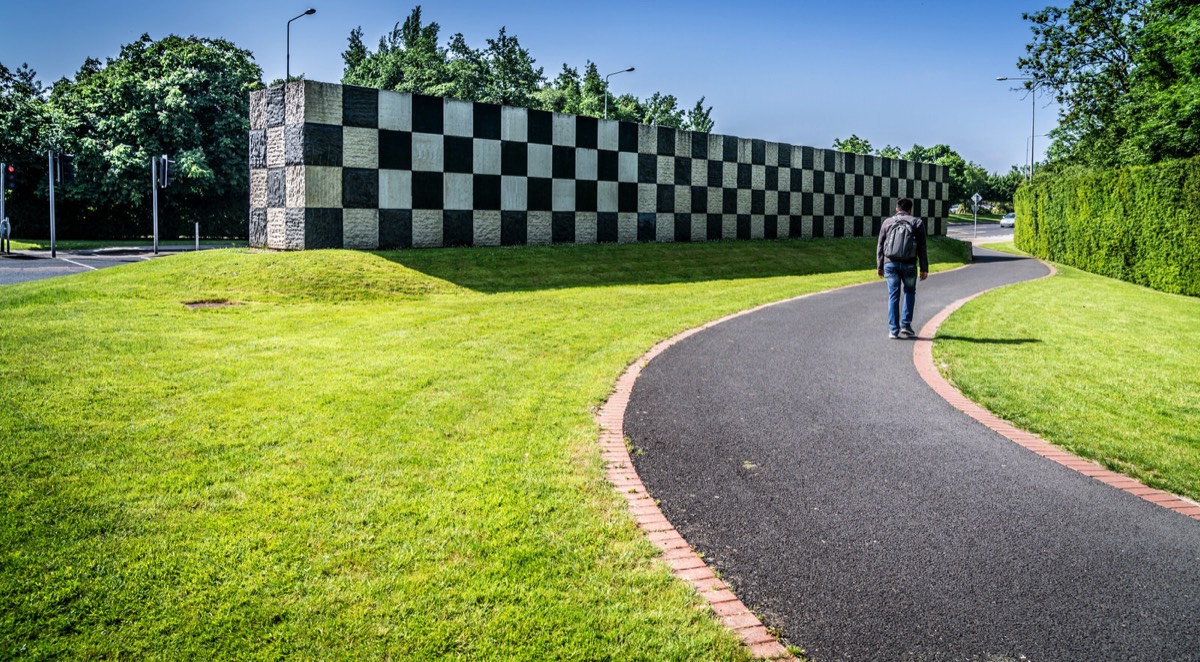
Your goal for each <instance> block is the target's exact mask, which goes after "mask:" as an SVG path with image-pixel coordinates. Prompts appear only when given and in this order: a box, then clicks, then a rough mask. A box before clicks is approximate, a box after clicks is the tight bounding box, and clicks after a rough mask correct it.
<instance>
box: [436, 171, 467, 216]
mask: <svg viewBox="0 0 1200 662" xmlns="http://www.w3.org/2000/svg"><path fill="white" fill-rule="evenodd" d="M474 182H475V180H474V178H473V177H472V176H471V175H468V174H465V173H459V172H448V173H446V174H444V175H442V209H454V210H468V209H473V208H474V207H475V197H474V194H475V185H474Z"/></svg>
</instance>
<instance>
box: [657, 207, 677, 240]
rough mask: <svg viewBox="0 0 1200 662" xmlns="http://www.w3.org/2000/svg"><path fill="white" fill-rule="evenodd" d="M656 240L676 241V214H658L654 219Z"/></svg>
mask: <svg viewBox="0 0 1200 662" xmlns="http://www.w3.org/2000/svg"><path fill="white" fill-rule="evenodd" d="M654 240H655V241H659V242H663V243H670V242H673V241H675V214H667V213H660V214H658V216H657V218H656V219H655V221H654Z"/></svg>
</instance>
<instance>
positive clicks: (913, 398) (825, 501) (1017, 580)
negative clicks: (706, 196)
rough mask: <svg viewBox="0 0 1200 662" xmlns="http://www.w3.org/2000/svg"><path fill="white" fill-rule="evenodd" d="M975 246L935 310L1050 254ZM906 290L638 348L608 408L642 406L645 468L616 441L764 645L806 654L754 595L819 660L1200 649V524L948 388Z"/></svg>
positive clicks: (613, 423)
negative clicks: (900, 323)
mask: <svg viewBox="0 0 1200 662" xmlns="http://www.w3.org/2000/svg"><path fill="white" fill-rule="evenodd" d="M976 253H977V263H976V264H975V265H972V266H970V267H967V268H965V269H959V270H955V271H952V272H946V273H942V274H935V275H933V276H931V277H930V278H929V280H927V281H925V282H924V283H921V284H920V285H919V286H918V290H917V313H918V315H917V319H916V320H914V326H915V327H916V328H921V327H922V326H923V325H924V324H925V323H926V321H927V320H928V319H929V318H930V317H932V316H933V315H934V314H936V313H937V312H938V311H940V310H942V309H943V308H946V307H947V306H949V305H950V304H952V303H953V302H955V301H958V300H960V299H963V298H964V297H967V296H970V295H972V294H975V293H977V292H981V291H984V290H987V289H990V288H993V287H996V286H999V285H1003V284H1007V283H1013V282H1018V281H1022V280H1029V279H1032V278H1037V277H1040V276H1043V275H1045V274H1046V273H1048V270H1047V267H1046V266H1044V265H1042V264H1041V263H1039V262H1037V261H1034V260H1029V259H1022V258H1014V257H1011V256H1003V255H1000V254H997V253H990V252H984V251H979V250H978V249H977V251H976ZM884 299H885V286H884V285H883V283H882V282H881V281H879V282H875V283H872V284H867V285H861V286H856V287H849V288H843V289H839V290H835V291H832V292H827V293H823V294H819V295H813V296H808V297H803V298H800V299H796V300H792V301H789V302H785V303H782V304H778V305H774V306H768V307H763V308H761V309H758V310H756V311H755V312H752V313H750V314H747V315H741V316H736V317H733V318H729V319H727V320H725V321H723V322H721V323H716V324H713V325H709V326H708V327H706V328H705V329H703V330H702V331H700V332H697V333H693V334H691V335H688V336H687V337H686V338H684V339H682V340H680V341H679V342H677V343H675V344H673V345H671V346H669V347H667V348H666V349H665V350H659V351H655V352H652V353H651V354H652V355H657V358H654V360H653V361H651V362H649V363H648V364H645V365H638V366H635V367H634V368H631V371H630V373H627V376H626V377H625V378H623V380H622V381H623V382H624V383H625V387H626V388H628V387H629V386H630V385H632V394H631V395H630V396H628V398H626V396H624V395H622V394H621V393H618V395H617V396H614V399H613V401H610V403H609V406H607V407H606V411H605V412H604V413H602V414H601V418H602V422H604V419H605V417H606V416H607V417H608V421H607V423H606V430H610V431H611V430H620V426H621V423H622V421H621V419H620V414H619V413H618V412H620V411H621V410H624V420H623V423H624V434H625V435H626V436H628V437H629V438H630V439H631V440H632V446H633V447H634V448H635V449H637V451H635V453H634V465H635V466H636V475H635V474H634V473H632V472H631V471H629V470H628V469H627V468H625V467H624V466H623V462H621V459H622V457H625V458H627V457H628V456H624V455H623V449H622V448H619V445H620V441H621V440H620V437H619V435H616V434H615V433H611V432H610V433H609V434H610V436H615V438H613V439H608V440H607V441H606V446H605V447H606V453H605V457H606V458H607V459H608V460H609V461H610V463H612V467H613V468H612V469H610V476H612V477H613V478H614V482H615V483H616V484H617V485H618V488H619V489H621V490H622V492H623V493H626V496H627V498H628V499H629V501H630V503H631V506H632V507H633V508H634V513H635V515H638V517H639V521H640V522H641V523H642V525H643V526H644V527H645V528H646V529H647V530H648V532H649V536H650V538H651V540H653V541H655V542H656V543H658V544H659V545H660V547H662V548H663V549H664V550H666V554H665V555H664V557H665V558H666V559H667V561H668V563H669V564H671V565H672V567H674V568H675V570H676V571H677V573H678V574H680V575H682V576H685V577H689V578H691V579H693V580H698V581H697V582H696V583H697V586H698V588H700V589H701V591H703V592H705V593H704V594H705V596H706V597H707V598H708V599H709V600H710V602H712V603H713V606H714V609H715V610H716V612H717V614H718V615H720V616H722V617H723V618H724V619H725V622H726V623H727V624H729V625H730V626H731V627H734V628H740V629H741V632H742V634H743V636H744V637H745V638H746V640H747V642H748V643H750V644H751V645H752V650H754V652H755V653H756V654H760V655H772V654H781V653H784V651H783V650H782V648H781V647H779V645H778V644H777V643H775V642H774V641H773V640H772V639H771V638H770V637H769V635H768V634H767V631H766V630H765V629H764V628H762V627H761V626H759V625H758V623H757V622H756V621H755V619H754V618H753V616H752V615H750V614H747V613H745V612H746V610H745V607H744V605H743V604H742V602H739V601H737V597H740V598H741V600H742V601H744V603H745V605H749V606H751V607H752V608H754V610H755V612H756V613H758V614H759V615H760V616H762V620H763V621H764V622H765V623H766V624H767V625H769V626H772V627H776V628H779V629H780V630H781V631H782V632H783V635H784V638H785V639H786V640H787V641H789V642H792V643H795V644H797V645H799V646H801V647H803V648H805V649H806V650H807V651H808V654H809V656H810V658H811V659H813V660H815V661H817V662H823V661H826V660H851V659H853V660H989V661H995V660H1025V659H1028V660H1035V661H1038V660H1099V659H1117V660H1155V661H1165V660H1197V659H1200V521H1197V520H1195V519H1191V518H1189V517H1187V516H1186V515H1184V514H1180V513H1179V512H1175V511H1172V510H1169V509H1167V508H1163V507H1160V506H1158V505H1156V504H1155V503H1151V502H1150V501H1147V500H1145V499H1143V498H1140V497H1139V496H1136V495H1135V494H1132V493H1130V492H1127V491H1121V490H1120V489H1116V488H1114V487H1112V486H1110V485H1107V484H1105V483H1103V482H1100V481H1099V480H1094V479H1092V478H1090V477H1089V476H1087V475H1084V474H1083V473H1080V472H1079V471H1077V470H1074V469H1071V468H1068V467H1066V466H1063V464H1059V463H1058V462H1056V461H1053V460H1052V459H1048V458H1046V457H1043V456H1041V455H1039V454H1037V453H1036V452H1030V450H1028V449H1026V448H1023V447H1021V446H1019V445H1017V444H1014V443H1013V442H1012V441H1010V440H1009V439H1007V438H1005V437H1003V436H1001V435H1000V434H997V433H996V432H994V431H993V430H992V429H989V427H986V426H985V425H983V424H981V423H979V422H977V421H976V420H974V419H972V418H970V417H968V416H967V415H965V414H964V413H962V412H961V411H959V409H957V408H956V407H955V406H953V405H951V404H950V403H948V402H947V401H946V400H943V399H942V398H941V397H940V396H939V395H938V394H937V393H935V392H934V391H933V390H931V389H930V387H929V386H927V385H926V384H925V382H924V381H922V378H921V376H920V375H918V372H917V370H916V369H915V368H914V364H913V342H912V341H906V340H889V339H887V325H886V322H885V318H884ZM981 340H983V341H985V340H986V339H981ZM639 371H640V375H639V374H638V373H639ZM634 378H636V380H637V381H636V383H633V382H632V380H633V379H634ZM626 399H627V400H628V406H627V407H626V406H625V404H626ZM960 406H961V403H960ZM613 419H615V420H613ZM993 427H995V426H993ZM1058 459H1059V461H1062V459H1061V458H1058ZM639 476H640V481H639ZM643 483H644V485H645V488H646V489H647V490H648V492H649V494H648V495H647V494H645V493H643V492H642V489H641V488H642V484H643ZM652 499H657V500H658V501H659V505H660V506H661V510H662V514H663V515H665V516H666V517H665V519H662V517H661V516H660V515H658V511H657V509H656V508H654V507H653V505H654V501H653V500H652ZM676 531H678V533H679V534H682V537H683V539H686V541H687V544H690V546H691V547H692V548H694V549H695V550H696V551H698V552H699V553H700V554H701V555H702V556H703V558H704V561H706V562H707V563H708V566H709V567H711V568H712V569H715V570H716V571H718V572H719V574H720V576H721V577H722V578H723V580H724V581H722V580H721V579H717V578H715V577H713V576H712V573H711V571H710V570H709V568H708V567H704V564H703V563H701V562H699V561H698V560H697V559H696V558H695V557H694V556H693V555H690V552H689V551H688V550H687V549H686V544H685V543H683V539H680V538H679V536H678V534H676ZM726 584H728V586H729V587H731V588H732V589H733V592H734V593H736V596H737V597H735V596H734V594H733V593H730V592H729V591H728V590H726Z"/></svg>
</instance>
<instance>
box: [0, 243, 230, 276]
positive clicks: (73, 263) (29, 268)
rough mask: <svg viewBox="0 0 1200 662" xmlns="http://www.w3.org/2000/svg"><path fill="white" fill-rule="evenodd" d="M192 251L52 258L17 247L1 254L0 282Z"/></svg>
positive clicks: (78, 253) (120, 250) (112, 251)
mask: <svg viewBox="0 0 1200 662" xmlns="http://www.w3.org/2000/svg"><path fill="white" fill-rule="evenodd" d="M209 248H218V246H211V245H201V247H200V249H201V250H207V249H209ZM191 250H194V249H193V248H192V247H191V246H178V245H172V246H162V245H160V246H159V247H158V254H157V255H156V254H155V253H154V249H153V248H152V247H149V246H128V247H113V248H98V249H72V250H58V251H55V256H54V257H51V255H50V251H34V250H19V251H13V252H10V253H0V285H11V284H13V283H24V282H27V281H31V280H42V279H44V278H54V277H55V276H69V275H71V274H78V273H83V272H85V271H95V270H97V269H104V268H106V267H115V266H119V265H122V264H129V263H131V262H141V261H143V260H150V259H154V258H157V257H163V256H166V255H174V254H176V253H181V252H185V251H191Z"/></svg>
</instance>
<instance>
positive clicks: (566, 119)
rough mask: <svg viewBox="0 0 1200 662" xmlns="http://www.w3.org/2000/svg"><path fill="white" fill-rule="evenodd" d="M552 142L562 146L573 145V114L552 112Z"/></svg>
mask: <svg viewBox="0 0 1200 662" xmlns="http://www.w3.org/2000/svg"><path fill="white" fill-rule="evenodd" d="M552 123H553V136H552V142H553V144H555V145H559V146H562V147H574V146H575V116H574V115H563V114H561V113H554V119H553V120H552Z"/></svg>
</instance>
